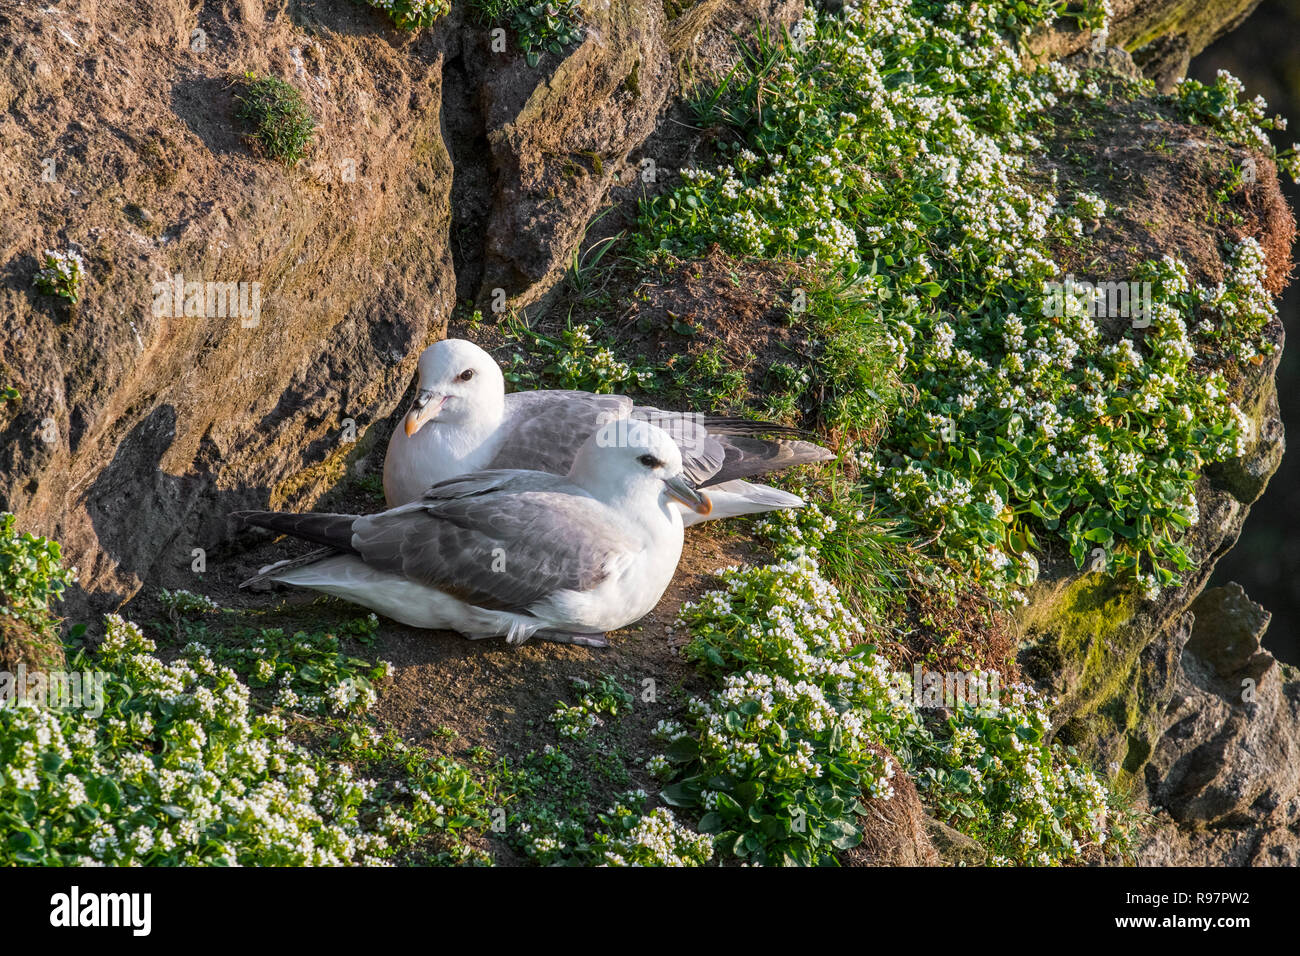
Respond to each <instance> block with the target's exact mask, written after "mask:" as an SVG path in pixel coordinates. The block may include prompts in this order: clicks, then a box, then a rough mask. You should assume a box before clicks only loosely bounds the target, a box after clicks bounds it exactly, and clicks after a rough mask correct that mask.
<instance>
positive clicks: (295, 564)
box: [239, 548, 339, 588]
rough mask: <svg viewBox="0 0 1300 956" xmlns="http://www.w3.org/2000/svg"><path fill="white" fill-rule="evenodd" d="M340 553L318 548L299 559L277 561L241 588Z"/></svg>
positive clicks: (261, 570)
mask: <svg viewBox="0 0 1300 956" xmlns="http://www.w3.org/2000/svg"><path fill="white" fill-rule="evenodd" d="M338 553H339V552H338V551H337V550H336V549H334V548H317V549H316V550H315V551H308V552H307V553H306V554H304V555H303V556H302V557H299V558H289V559H288V560H285V561H277V562H275V563H274V564H268V565H266V567H264V568H261V569H259V570H258V572H257V573H256V574H254V575H253V576H252V577H251V578H249V579H248V580H247V581H241V582H240V583H239V586H240V587H241V588H246V587H248V586H249V585H250V584H257V583H259V582H261V581H269V580H272V579H273V578H275V577H276V576H277V575H280V574H283V573H284V572H285V571H292V570H293V569H294V568H305V567H307V565H309V564H315V563H316V562H317V561H320V560H321V559H323V558H328V557H330V556H331V555H335V554H338Z"/></svg>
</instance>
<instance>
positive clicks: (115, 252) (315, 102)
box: [0, 0, 454, 614]
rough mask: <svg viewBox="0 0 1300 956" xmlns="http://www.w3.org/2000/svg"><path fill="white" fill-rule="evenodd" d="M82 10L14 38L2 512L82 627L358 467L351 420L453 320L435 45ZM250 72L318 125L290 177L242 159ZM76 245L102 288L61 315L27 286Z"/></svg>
mask: <svg viewBox="0 0 1300 956" xmlns="http://www.w3.org/2000/svg"><path fill="white" fill-rule="evenodd" d="M77 10H78V8H73V9H71V10H68V11H61V10H58V9H56V8H53V7H50V8H48V9H38V8H36V7H19V8H17V9H15V8H13V7H9V8H7V9H6V10H5V12H3V13H0V142H3V143H4V144H5V146H4V161H3V162H0V170H3V172H0V177H3V179H0V262H3V263H5V269H6V271H5V273H4V275H3V277H2V278H0V312H3V314H4V317H5V321H4V325H3V327H2V328H0V379H3V380H4V381H5V382H7V383H9V384H11V385H13V386H15V387H16V388H17V389H18V391H19V392H20V393H21V395H22V398H21V402H20V403H18V404H17V405H15V404H14V403H9V404H8V405H6V406H5V407H4V408H2V409H0V508H4V509H8V510H12V511H15V512H17V513H18V514H19V517H20V521H21V524H22V527H24V528H25V529H29V530H32V531H36V532H39V533H42V534H45V535H48V536H50V537H52V538H56V539H58V540H59V541H60V542H62V544H63V547H64V553H65V555H66V556H67V557H68V558H69V560H70V563H72V564H76V565H78V566H79V567H80V570H81V587H82V588H83V589H84V590H83V591H81V592H79V593H78V594H77V595H74V598H75V599H74V600H73V601H72V602H71V603H70V604H69V605H68V607H67V608H65V613H73V614H75V613H77V611H78V608H79V605H80V604H81V603H83V602H84V600H85V598H86V597H87V596H88V595H95V596H96V597H97V598H101V599H102V600H97V601H96V602H95V603H96V606H97V607H102V606H106V605H112V604H115V603H117V602H118V601H119V600H120V599H122V598H125V597H127V596H129V595H130V594H131V593H132V592H133V591H134V590H135V589H136V588H137V587H138V586H139V582H140V580H141V579H142V578H143V577H144V576H146V575H148V576H149V577H150V578H151V579H152V580H155V581H162V582H167V581H168V579H169V576H175V575H177V574H181V573H184V574H185V575H186V576H187V577H188V575H189V569H190V566H191V561H192V560H193V559H192V557H191V552H192V549H194V548H196V547H200V548H209V547H211V546H212V545H213V544H214V543H215V542H216V541H217V540H219V539H220V537H221V534H222V531H223V528H224V521H223V515H224V514H225V513H226V512H227V511H229V510H233V509H234V508H237V507H240V506H243V507H248V506H257V505H265V504H267V503H268V502H269V503H271V504H283V505H288V506H295V505H297V504H300V503H304V502H307V501H310V500H311V499H312V497H313V496H315V495H317V494H319V493H320V492H321V490H323V489H324V488H325V487H327V486H328V484H329V482H330V481H331V479H333V478H336V477H337V475H338V473H339V471H340V469H341V468H342V466H343V462H344V460H345V459H346V458H347V457H348V455H349V454H350V453H351V452H353V451H354V450H355V449H356V448H357V444H356V443H351V444H349V443H347V442H346V440H345V439H346V438H347V437H349V436H350V435H351V434H352V432H351V428H350V425H349V423H348V422H346V420H348V419H351V420H352V423H354V424H355V426H356V435H358V436H362V435H364V433H365V432H364V430H365V426H366V425H367V424H368V423H369V422H371V421H374V420H375V419H377V418H379V417H380V416H382V415H384V414H386V413H387V412H388V411H389V410H390V409H391V408H392V407H393V405H394V403H395V402H396V401H397V400H398V398H399V397H400V396H401V394H402V392H403V390H404V389H405V387H406V385H407V383H408V381H409V376H410V372H411V368H412V363H413V361H414V354H415V353H416V352H417V351H418V350H419V348H420V346H421V345H423V344H424V343H426V342H427V341H429V340H431V339H434V338H436V337H437V336H439V335H440V334H442V332H443V330H444V328H445V323H446V320H447V316H448V314H449V311H450V309H451V306H452V304H453V295H454V289H453V284H454V283H453V278H452V268H451V257H450V255H449V253H448V250H447V248H446V244H445V241H444V238H443V237H445V235H446V232H447V225H446V224H447V221H448V218H449V206H448V191H449V187H450V182H451V175H450V173H451V170H450V162H449V159H448V156H447V151H446V149H445V148H444V146H443V143H442V139H441V136H440V130H439V107H440V99H439V91H440V69H441V61H442V56H443V54H442V52H441V49H440V47H439V46H438V43H437V42H436V38H433V37H429V36H425V37H423V38H421V39H416V40H406V39H404V38H403V37H401V36H399V35H398V34H396V33H394V32H393V31H391V30H388V29H386V28H385V22H386V21H385V20H384V19H383V18H382V17H381V16H379V15H378V14H375V13H372V12H367V11H365V10H364V9H359V8H354V7H349V6H347V5H338V6H337V8H331V9H327V10H321V9H319V8H311V10H310V11H300V13H299V14H298V16H299V18H300V19H299V21H298V22H296V23H295V22H293V21H291V19H290V17H289V16H288V15H287V14H285V13H284V12H283V10H281V11H280V12H278V13H274V12H270V11H268V10H267V9H266V8H264V7H263V6H262V4H260V3H257V2H252V0H250V2H247V3H244V4H242V5H240V6H238V7H237V8H236V9H234V10H231V9H229V8H227V10H225V11H222V10H220V8H215V9H214V8H212V7H205V8H203V10H202V12H201V14H200V15H199V16H197V18H196V15H195V13H194V12H193V11H192V10H191V8H190V6H189V5H187V4H183V3H175V4H172V5H170V6H169V5H168V4H165V3H164V4H161V5H160V4H158V3H143V2H139V0H115V2H110V3H108V4H100V5H99V6H98V8H97V9H96V10H95V15H94V16H93V17H91V16H89V10H88V8H87V11H86V12H85V13H79V12H77ZM142 27H145V28H143V29H142ZM194 31H201V32H197V33H196V32H194ZM248 70H251V71H255V72H257V73H259V74H274V75H278V76H281V77H284V78H287V79H288V80H289V81H290V82H292V83H293V84H294V85H295V86H296V87H297V88H298V89H299V90H300V91H301V93H302V94H303V96H304V98H305V99H306V101H307V103H308V105H309V106H310V108H311V110H312V111H313V113H314V114H315V115H316V117H317V119H318V122H319V128H318V132H317V136H316V144H317V145H316V148H315V150H314V152H312V153H311V154H310V155H309V156H308V158H307V160H306V161H305V162H304V164H302V165H301V166H300V167H299V168H297V169H294V170H287V169H285V168H284V167H283V166H281V165H279V164H278V163H275V162H273V161H270V160H267V159H259V158H257V157H256V156H255V155H254V154H253V153H252V152H251V151H250V149H249V148H248V146H247V145H245V143H244V142H243V141H242V139H241V135H240V131H239V130H238V128H237V126H236V123H235V121H234V117H233V103H232V97H233V96H234V95H235V93H237V92H238V89H237V86H236V83H237V82H238V79H239V77H240V76H241V74H242V73H243V72H244V71H248ZM91 117H93V119H94V121H93V122H89V121H88V119H89V118H91ZM47 157H49V158H51V159H52V161H53V162H54V164H55V165H54V166H53V167H51V166H49V164H46V163H44V162H43V160H44V159H45V158H47ZM43 173H44V174H45V175H44V176H43ZM144 210H148V215H147V216H146V215H143V214H142V213H143V211H144ZM69 246H73V247H75V248H78V249H80V250H81V251H82V255H83V256H84V258H85V259H86V263H87V267H88V271H89V276H88V278H87V280H86V282H85V283H84V287H83V294H82V298H81V301H80V302H79V303H78V304H77V305H75V306H71V307H69V306H68V305H67V304H65V303H64V302H63V301H62V300H60V299H56V298H53V297H49V296H43V295H40V294H38V293H37V292H36V291H35V290H34V289H33V288H32V279H33V275H34V273H35V271H36V269H37V267H38V261H37V257H38V256H39V255H40V253H41V251H42V250H44V249H47V248H53V249H56V250H62V249H65V248H67V247H69ZM176 275H180V276H181V277H182V280H183V281H185V282H200V283H207V282H213V283H218V282H220V283H224V282H232V283H239V282H243V283H248V284H249V285H247V286H245V293H246V298H245V302H246V303H247V305H248V306H249V311H252V305H253V295H252V288H253V287H252V283H257V284H258V286H257V290H258V293H259V297H260V310H259V312H258V314H257V315H256V316H255V317H252V318H247V317H241V316H239V315H235V316H233V317H231V316H230V314H229V313H230V310H231V306H230V305H229V304H227V307H226V310H225V312H226V315H225V317H223V316H221V315H214V314H204V315H192V314H191V315H186V314H184V313H185V306H184V303H183V304H182V309H181V313H182V314H179V315H175V314H165V313H166V312H171V311H172V309H170V308H168V309H163V308H162V307H161V306H159V303H158V294H157V289H156V288H155V283H159V282H166V281H167V280H168V279H169V278H170V277H173V276H176ZM169 299H170V297H168V296H166V295H164V296H163V297H162V300H161V301H162V304H163V305H174V303H171V302H169ZM200 303H201V308H200ZM210 305H211V313H216V312H219V311H221V309H220V305H221V303H220V301H219V300H218V299H217V298H216V296H215V295H214V296H213V301H212V302H211V303H210ZM156 306H157V307H156ZM208 310H209V303H208V302H207V301H206V300H205V299H204V297H203V296H200V297H199V298H198V299H195V300H194V308H193V311H204V312H208ZM160 313H163V314H160Z"/></svg>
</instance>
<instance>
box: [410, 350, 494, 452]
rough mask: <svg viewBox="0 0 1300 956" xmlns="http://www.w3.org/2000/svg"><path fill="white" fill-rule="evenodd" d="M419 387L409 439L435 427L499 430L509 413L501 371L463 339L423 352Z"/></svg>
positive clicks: (411, 416)
mask: <svg viewBox="0 0 1300 956" xmlns="http://www.w3.org/2000/svg"><path fill="white" fill-rule="evenodd" d="M418 388H419V391H418V392H416V395H415V401H414V403H412V405H411V408H410V411H408V412H407V413H406V419H405V422H404V427H405V429H406V435H407V437H408V438H410V437H412V436H414V435H415V433H416V432H418V431H419V430H420V429H421V428H423V427H425V426H426V425H428V424H430V423H438V424H448V425H481V426H483V427H485V428H494V427H496V425H497V423H498V422H500V421H501V416H502V414H503V413H504V412H505V396H506V383H505V378H504V377H503V376H502V375H501V369H500V367H498V365H497V363H496V361H495V360H494V359H493V358H492V356H490V355H488V354H487V352H485V351H483V350H482V349H481V348H479V347H478V346H477V345H475V344H474V343H473V342H466V341H465V340H464V339H444V340H443V341H441V342H437V343H435V344H433V345H430V346H429V347H428V348H427V349H425V350H424V351H423V352H422V353H420V363H419V383H418Z"/></svg>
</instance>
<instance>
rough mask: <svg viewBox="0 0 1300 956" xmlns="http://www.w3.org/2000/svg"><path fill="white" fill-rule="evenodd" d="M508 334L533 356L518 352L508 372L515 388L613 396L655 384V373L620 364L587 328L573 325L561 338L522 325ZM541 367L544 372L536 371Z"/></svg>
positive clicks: (642, 366) (513, 327)
mask: <svg viewBox="0 0 1300 956" xmlns="http://www.w3.org/2000/svg"><path fill="white" fill-rule="evenodd" d="M504 331H505V333H506V335H507V336H508V337H510V338H513V339H514V340H515V341H516V342H519V343H520V344H521V345H523V346H524V347H525V348H526V349H527V350H528V352H529V354H528V355H525V354H523V353H519V352H516V353H515V355H514V358H513V362H512V364H511V366H510V367H509V368H508V369H507V370H506V372H505V378H506V381H507V382H510V383H511V384H513V385H515V386H521V385H527V386H529V387H534V388H535V387H539V386H542V385H545V386H546V387H552V388H573V389H582V390H584V391H590V392H598V393H613V392H615V391H618V390H619V389H620V388H626V387H627V386H629V385H635V386H640V387H642V388H646V387H648V386H649V385H650V384H651V383H652V382H653V380H654V371H653V370H652V369H650V368H649V367H647V366H645V365H632V364H629V363H627V362H624V361H622V360H620V359H619V358H617V357H616V356H615V355H614V352H613V351H612V350H611V349H610V348H609V347H608V346H605V345H600V344H598V343H597V342H596V341H595V340H594V338H593V337H592V334H591V330H590V328H589V327H588V326H585V325H570V326H569V327H568V328H566V329H565V330H564V331H563V332H561V333H560V335H559V337H558V338H552V337H550V336H546V335H542V334H541V333H540V332H535V331H533V330H532V329H530V328H528V327H527V326H526V325H523V324H522V323H515V324H513V325H508V326H506V328H505V330H504ZM539 363H540V364H541V368H540V370H535V369H536V367H537V365H538V364H539Z"/></svg>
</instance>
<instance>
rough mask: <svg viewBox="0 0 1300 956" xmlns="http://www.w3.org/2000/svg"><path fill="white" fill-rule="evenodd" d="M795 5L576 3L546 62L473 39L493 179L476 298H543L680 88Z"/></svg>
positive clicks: (718, 65)
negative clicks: (576, 40)
mask: <svg viewBox="0 0 1300 956" xmlns="http://www.w3.org/2000/svg"><path fill="white" fill-rule="evenodd" d="M801 10H802V4H799V3H795V2H791V0H729V2H724V0H709V2H705V3H702V4H699V5H698V6H695V7H692V8H691V9H690V10H689V11H688V12H686V13H683V14H682V15H681V16H679V17H677V18H676V19H674V20H673V21H672V22H669V21H668V18H667V16H666V15H665V13H664V9H663V5H662V4H661V3H659V2H658V0H604V2H602V3H599V4H592V5H591V6H590V7H589V8H586V10H585V16H586V18H587V23H586V34H585V37H584V39H583V41H582V43H581V44H579V46H578V47H577V49H575V50H574V51H572V52H571V53H569V54H568V55H567V56H565V57H564V58H563V60H561V61H560V62H559V63H558V65H556V66H555V67H554V69H553V70H552V71H549V72H547V71H542V72H539V70H538V69H536V68H534V67H530V66H528V64H527V63H526V62H525V61H524V60H523V59H522V57H518V56H515V57H514V58H513V59H506V60H504V61H503V58H502V57H499V56H498V57H494V56H493V55H492V54H490V53H489V52H488V51H487V48H486V46H485V45H484V43H479V45H478V46H477V47H475V48H471V49H467V51H466V54H465V57H466V67H467V73H468V75H470V76H473V77H477V78H478V81H479V85H480V87H481V93H480V103H481V109H482V114H483V126H484V131H485V139H486V142H487V143H488V144H489V146H490V148H491V153H492V165H493V181H494V186H493V196H492V203H491V211H490V213H489V214H488V218H487V223H486V226H485V227H484V228H483V230H482V234H483V236H484V239H485V243H484V248H483V254H482V278H481V281H480V282H479V283H478V289H477V298H478V301H479V302H480V303H481V304H483V305H487V306H494V307H496V308H498V309H500V308H503V307H510V308H522V307H526V306H529V305H531V304H533V303H535V302H537V301H538V300H539V299H540V298H541V297H542V296H543V295H545V293H546V292H547V291H548V290H549V289H550V288H551V287H552V286H553V285H554V283H555V281H556V280H557V279H558V278H559V277H560V276H561V275H562V274H563V273H564V271H565V270H566V269H568V268H569V266H570V263H571V261H572V256H573V253H574V250H576V249H577V248H578V247H579V246H580V244H581V243H582V239H583V236H584V234H585V232H586V230H587V227H588V223H589V222H590V221H591V219H592V217H593V216H594V215H595V214H596V212H597V211H598V210H599V208H600V207H601V205H602V204H603V203H604V201H605V199H606V197H607V196H608V194H609V191H610V188H611V187H612V186H613V185H614V184H615V183H617V182H619V181H620V179H621V178H623V174H624V172H625V170H626V168H627V160H628V155H629V154H630V153H631V152H632V151H633V150H635V149H636V148H637V147H639V146H640V145H641V144H643V143H644V142H645V141H646V139H647V138H648V137H649V136H650V135H651V134H652V133H653V132H654V131H655V129H656V126H657V125H658V122H659V120H660V118H661V116H662V115H663V112H664V110H665V109H666V107H667V106H668V104H669V103H670V100H671V98H672V97H673V96H674V95H676V94H678V93H680V92H681V90H682V85H683V84H684V83H688V82H691V80H692V79H695V78H699V77H701V76H703V75H706V74H710V73H714V72H717V71H719V70H721V69H723V68H724V67H726V66H727V65H728V64H729V63H730V62H731V60H732V59H734V57H735V55H736V54H735V43H734V40H733V34H734V33H742V34H743V33H747V32H750V31H752V30H753V29H754V28H755V27H756V26H759V25H761V26H763V27H765V28H769V29H770V28H773V27H776V26H779V25H781V24H789V23H792V22H793V21H794V20H795V19H797V18H798V16H799V15H800V12H801ZM540 65H541V66H543V67H546V66H547V65H548V64H547V61H546V59H543V61H542V63H541V64H540ZM497 290H500V292H498V291H497Z"/></svg>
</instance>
